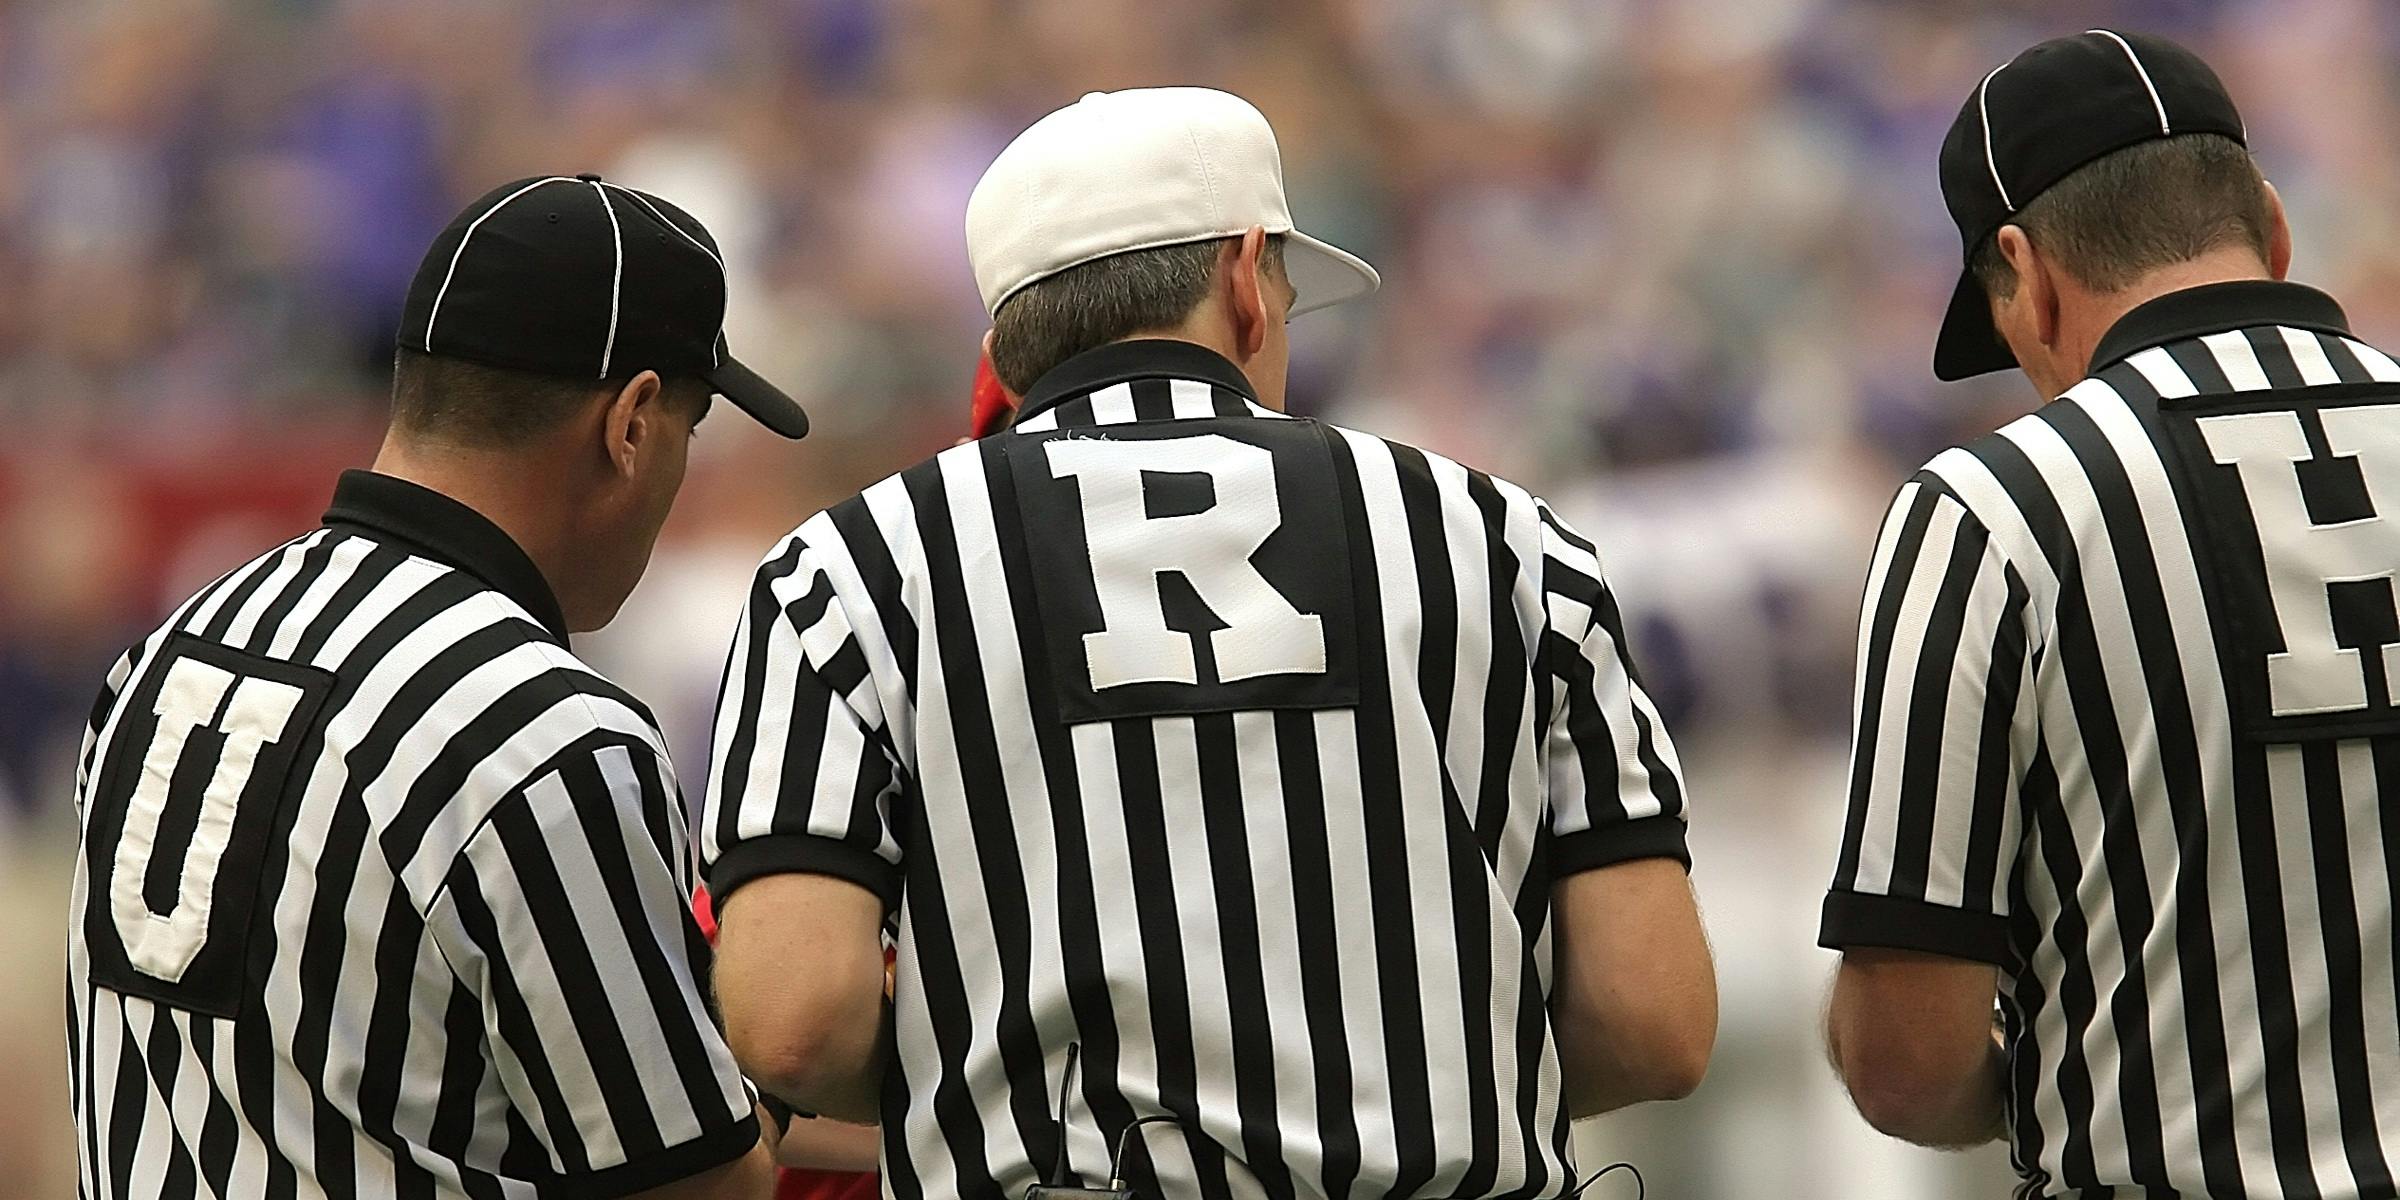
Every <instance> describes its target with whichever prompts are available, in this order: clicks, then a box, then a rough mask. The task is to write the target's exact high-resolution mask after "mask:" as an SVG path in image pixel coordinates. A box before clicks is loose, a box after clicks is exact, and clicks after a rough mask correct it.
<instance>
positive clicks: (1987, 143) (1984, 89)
mask: <svg viewBox="0 0 2400 1200" xmlns="http://www.w3.org/2000/svg"><path fill="white" fill-rule="evenodd" d="M2007 69H2008V64H2007V63H2001V64H2000V65H1999V66H1996V67H1993V68H1992V74H1991V75H1986V76H1984V77H1983V82H1982V83H1980V84H1977V85H1976V86H1975V113H1976V115H1977V116H1980V117H1982V118H1983V165H1984V166H1986V167H1989V168H1991V172H1992V186H1993V187H1995V188H1998V189H1999V190H2000V203H2002V204H2004V205H2006V206H2007V207H2008V211H2010V212H2012V213H2013V212H2015V211H2017V202H2016V201H2014V200H2011V199H2009V197H2008V185H2007V184H2005V183H2002V182H2000V160H1999V159H1997V158H1994V157H1993V156H1992V109H1991V106H1990V105H1989V104H1987V103H1985V102H1984V96H1985V94H1986V93H1988V92H1990V91H1991V90H1992V78H1993V76H1996V75H1998V74H1999V73H2000V72H2002V71H2005V70H2007Z"/></svg>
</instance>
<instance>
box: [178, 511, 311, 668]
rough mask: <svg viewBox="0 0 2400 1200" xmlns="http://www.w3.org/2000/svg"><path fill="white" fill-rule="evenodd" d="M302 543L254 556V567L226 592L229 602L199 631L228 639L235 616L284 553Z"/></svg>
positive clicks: (209, 636)
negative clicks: (228, 631)
mask: <svg viewBox="0 0 2400 1200" xmlns="http://www.w3.org/2000/svg"><path fill="white" fill-rule="evenodd" d="M310 536H314V535H310ZM298 543H299V539H297V538H295V539H293V540H292V541H289V542H285V543H284V544H283V545H281V546H277V547H276V548H275V549H273V550H270V551H268V552H267V553H266V554H264V555H261V556H259V557H258V558H255V559H252V560H251V566H250V568H249V569H248V570H246V571H243V572H242V577H241V579H240V580H239V581H238V582H236V583H235V584H234V585H233V590H231V591H229V592H227V593H226V594H225V602H224V603H223V604H220V605H218V606H217V611H216V612H215V613H213V614H211V615H210V616H209V618H208V621H207V622H206V623H205V624H203V625H202V626H201V627H200V629H199V631H198V632H199V634H200V636H201V637H203V638H205V639H207V640H209V641H212V642H222V641H224V640H225V633H226V631H227V630H229V629H231V628H232V627H233V618H234V616H235V615H236V614H238V613H240V612H241V611H242V609H243V608H244V607H245V606H246V605H248V604H249V603H250V597H252V596H255V595H257V594H258V589H259V588H260V587H262V586H264V585H265V584H266V582H267V578H268V577H269V576H271V575H273V574H274V573H275V569H276V568H277V567H278V566H281V565H282V563H283V557H284V555H285V554H288V553H290V551H291V549H292V547H293V546H295V545H297V544H298Z"/></svg>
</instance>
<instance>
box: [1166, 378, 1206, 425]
mask: <svg viewBox="0 0 2400 1200" xmlns="http://www.w3.org/2000/svg"><path fill="white" fill-rule="evenodd" d="M1167 399H1168V400H1169V402H1170V403H1172V404H1173V405H1174V411H1175V419H1176V420H1178V421H1197V420H1206V419H1207V418H1210V417H1214V416H1216V415H1217V393H1216V389H1215V388H1213V387H1211V386H1209V385H1208V384H1206V383H1202V382H1201V381H1199V380H1197V379H1170V380H1168V381H1167Z"/></svg>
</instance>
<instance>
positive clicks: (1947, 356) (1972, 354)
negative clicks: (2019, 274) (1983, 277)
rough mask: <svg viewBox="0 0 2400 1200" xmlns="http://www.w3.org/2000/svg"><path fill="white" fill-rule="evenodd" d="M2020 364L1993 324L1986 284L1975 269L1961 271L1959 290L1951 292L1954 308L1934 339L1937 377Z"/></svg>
mask: <svg viewBox="0 0 2400 1200" xmlns="http://www.w3.org/2000/svg"><path fill="white" fill-rule="evenodd" d="M2016 365H2017V356H2016V354H2015V353H2014V352H2012V351H2010V350H2009V348H2008V343H2006V342H2004V341H2001V340H2000V331H1999V329H1997V328H1995V327H1994V326H1993V325H1992V302H1991V300H1990V299H1989V298H1988V297H1986V296H1985V295H1984V294H1983V285H1982V284H1980V283H1977V282H1975V273H1974V272H1973V271H1961V272H1959V275H1958V290H1957V291H1954V292H1952V293H1951V294H1950V311H1949V313H1948V314H1946V315H1944V316H1943V317H1942V332H1941V335H1940V336H1939V337H1937V338H1935V339H1934V343H1933V377H1934V378H1936V379H1940V380H1944V381H1955V380H1960V379H1972V378H1974V377H1975V376H1977V375H1988V374H1990V373H1991V372H1993V371H2005V370H2008V369H2009V368H2011V367H2014V366H2016Z"/></svg>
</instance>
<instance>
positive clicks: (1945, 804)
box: [1819, 474, 2035, 1146]
mask: <svg viewBox="0 0 2400 1200" xmlns="http://www.w3.org/2000/svg"><path fill="white" fill-rule="evenodd" d="M2027 610H2028V601H2027V594H2026V588H2025V585H2024V582H2023V580H2022V578H2021V577H2020V576H2019V575H2018V573H2017V572H2016V570H2015V569H2014V568H2013V567H2012V566H2010V564H2009V563H2008V561H2007V559H2006V557H2005V556H2004V555H2003V554H2002V553H2001V551H2000V548H1999V546H1998V545H1997V544H1996V543H1995V541H1994V539H1993V538H1992V536H1991V534H1990V533H1989V531H1988V530H1986V529H1985V527H1984V526H1983V525H1982V523H1981V522H1979V521H1978V520H1977V519H1976V517H1975V516H1974V514H1973V513H1971V512H1970V511H1968V509H1967V508H1966V506H1965V505H1963V504H1962V503H1960V501H1959V500H1958V499H1957V497H1956V496H1955V495H1953V494H1952V493H1951V492H1950V491H1949V490H1948V489H1947V487H1946V486H1944V485H1943V484H1942V482H1941V481H1940V479H1939V478H1938V477H1935V476H1932V475H1930V474H1920V475H1919V476H1918V477H1917V478H1916V479H1913V480H1911V481H1910V482H1909V483H1908V484H1906V485H1905V486H1903V487H1902V488H1901V490H1900V493H1899V495H1898V497H1897V498H1896V499H1895V500H1894V501H1893V504H1892V508H1891V512H1890V514H1889V515H1888V516H1887V517H1886V518H1885V521H1884V525H1883V529H1882V533H1881V534H1880V536H1879V537H1878V539H1877V543H1876V551H1875V562H1874V566H1873V568H1872V570H1871V571H1870V573H1869V576H1868V583H1867V594H1866V599H1865V602H1864V607H1863V612H1862V615H1861V617H1860V633H1859V666H1858V670H1859V685H1858V711H1857V714H1856V725H1855V730H1856V733H1855V742H1854V745H1853V749H1852V759H1851V774H1850V801H1849V817H1848V825H1847V828H1846V831H1845V833H1844V835H1843V839H1842V852H1841V861H1840V863H1839V865H1838V866H1837V867H1836V869H1835V874H1834V880H1833V887H1832V890H1831V892H1830V893H1829V894H1828V895H1827V897H1826V900H1825V911H1824V922H1823V927H1822V931H1821V933H1820V935H1819V941H1820V942H1821V943H1822V944H1824V945H1825V946H1827V947H1829V948H1831V949H1836V950H1840V951H1842V952H1843V954H1842V965H1841V969H1840V971H1839V972H1838V973H1837V974H1836V976H1835V980H1834V988H1833V1001H1832V1004H1831V1006H1830V1008H1829V1009H1828V1012H1827V1016H1826V1039H1827V1044H1828V1048H1829V1049H1830V1050H1831V1052H1832V1058H1833V1062H1834V1067H1835V1069H1836V1070H1837V1071H1838V1072H1839V1073H1840V1074H1841V1076H1842V1079H1843V1081H1844V1082H1845V1083H1846V1084H1847V1085H1848V1087H1849V1089H1850V1094H1851V1097H1852V1098H1853V1100H1855V1101H1856V1103H1857V1104H1858V1109H1859V1112H1860V1114H1861V1115H1863V1116H1864V1117H1866V1119H1867V1121H1868V1123H1870V1124H1872V1125H1874V1126H1875V1127H1876V1128H1877V1129H1880V1130H1882V1131H1883V1132H1885V1133H1888V1134H1891V1135H1892V1136H1894V1137H1899V1138H1905V1139H1907V1140H1909V1141H1913V1142H1921V1143H1924V1144H1928V1145H1944V1146H1956V1145H1971V1144H1975V1143H1979V1142H1984V1141H1989V1140H1992V1139H1993V1138H1996V1137H1999V1136H2001V1135H2002V1133H2003V1122H2002V1098H2003V1095H2004V1092H2005V1087H2004V1084H2005V1066H2006V1055H2005V1051H2004V1048H2003V1047H2002V1046H2001V1045H2000V1042H1999V1039H1998V1037H1997V1035H1996V1032H1995V1029H1994V1025H1993V1002H1994V997H1995V995H1996V993H1997V988H1998V981H1999V974H1998V968H1999V967H2000V966H2001V965H2003V964H2005V963H2007V962H2008V959H2009V954H2010V950H2009V937H2008V915H2009V910H2008V900H2009V892H2010V884H2011V880H2012V874H2013V867H2012V864H2013V863H2014V860H2015V858H2016V850H2017V842H2018V822H2019V812H2018V782H2019V779H2020V776H2021V774H2022V764H2023V762H2024V756H2025V755H2026V754H2027V753H2028V752H2029V751H2030V748H2031V745H2032V739H2033V735H2034V732H2035V730H2034V718H2033V711H2034V710H2033V683H2032V677H2031V672H2032V654H2031V650H2030V645H2031V633H2030V630H2031V627H2032V626H2031V622H2029V620H2028V619H2027Z"/></svg>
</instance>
